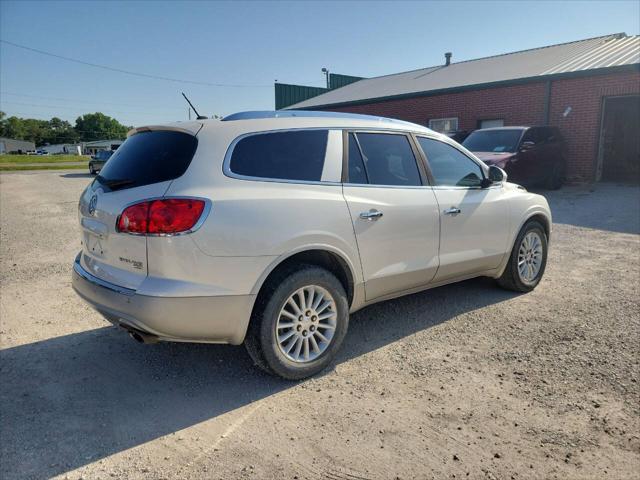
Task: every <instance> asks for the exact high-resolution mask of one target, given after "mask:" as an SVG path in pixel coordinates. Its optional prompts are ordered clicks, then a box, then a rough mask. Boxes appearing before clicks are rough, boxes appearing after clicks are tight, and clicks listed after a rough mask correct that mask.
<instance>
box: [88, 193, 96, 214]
mask: <svg viewBox="0 0 640 480" xmlns="http://www.w3.org/2000/svg"><path fill="white" fill-rule="evenodd" d="M96 205H98V196H97V195H94V196H93V197H91V200H89V215H93V213H94V212H95V211H96Z"/></svg>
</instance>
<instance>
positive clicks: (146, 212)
mask: <svg viewBox="0 0 640 480" xmlns="http://www.w3.org/2000/svg"><path fill="white" fill-rule="evenodd" d="M204 207H205V202H204V200H198V199H193V198H165V199H159V200H148V201H146V202H140V203H136V204H135V205H131V206H129V207H127V208H125V209H124V211H123V212H122V213H121V214H120V217H118V223H117V225H116V228H117V230H118V231H119V232H123V233H133V234H138V235H147V234H149V235H171V234H175V233H182V232H188V231H189V230H191V229H192V228H193V227H194V225H195V224H196V223H198V220H200V217H201V216H202V212H204Z"/></svg>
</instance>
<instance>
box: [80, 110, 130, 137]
mask: <svg viewBox="0 0 640 480" xmlns="http://www.w3.org/2000/svg"><path fill="white" fill-rule="evenodd" d="M75 130H76V132H77V133H78V134H79V135H80V139H81V140H83V141H85V142H90V141H93V140H106V139H123V138H125V137H126V135H127V131H128V130H129V127H126V126H124V125H122V124H121V123H120V122H118V121H117V120H116V119H115V118H111V117H109V116H108V115H105V114H104V113H100V112H96V113H87V114H86V115H82V116H81V117H78V118H77V119H76V125H75Z"/></svg>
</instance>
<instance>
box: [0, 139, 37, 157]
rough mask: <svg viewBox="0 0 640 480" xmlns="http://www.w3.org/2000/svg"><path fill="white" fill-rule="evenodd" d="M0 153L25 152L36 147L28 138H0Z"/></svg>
mask: <svg viewBox="0 0 640 480" xmlns="http://www.w3.org/2000/svg"><path fill="white" fill-rule="evenodd" d="M0 144H1V145H0V153H17V152H22V153H27V152H28V151H30V150H35V149H36V144H35V143H33V142H30V141H28V140H14V139H13V138H4V137H3V138H0Z"/></svg>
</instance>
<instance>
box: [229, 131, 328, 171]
mask: <svg viewBox="0 0 640 480" xmlns="http://www.w3.org/2000/svg"><path fill="white" fill-rule="evenodd" d="M327 138H328V131H327V130H298V131H287V132H270V133H261V134H256V135H250V136H248V137H244V138H242V139H240V141H239V142H238V143H237V144H236V146H235V147H234V149H233V153H232V154H231V160H230V162H229V169H230V170H231V172H232V173H235V174H237V175H243V176H246V177H255V178H267V179H273V180H298V181H313V182H319V181H320V180H321V178H322V169H323V167H324V159H325V154H326V150H327Z"/></svg>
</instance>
